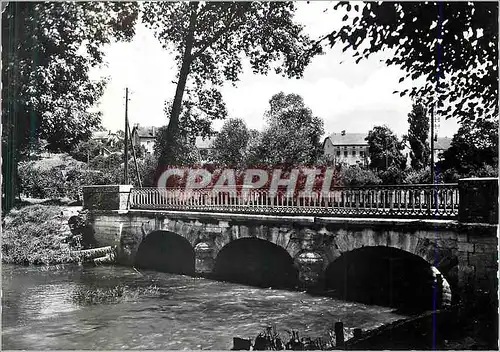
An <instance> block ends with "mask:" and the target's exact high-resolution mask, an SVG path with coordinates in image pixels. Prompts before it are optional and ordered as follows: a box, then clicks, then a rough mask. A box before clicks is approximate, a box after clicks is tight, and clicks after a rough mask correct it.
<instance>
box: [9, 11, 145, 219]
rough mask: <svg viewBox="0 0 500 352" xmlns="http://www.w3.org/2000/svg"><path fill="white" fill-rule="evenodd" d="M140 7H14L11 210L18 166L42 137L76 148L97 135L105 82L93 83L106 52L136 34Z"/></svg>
mask: <svg viewBox="0 0 500 352" xmlns="http://www.w3.org/2000/svg"><path fill="white" fill-rule="evenodd" d="M137 14H138V6H137V4H136V3H122V2H121V3H112V2H85V3H81V2H10V3H9V4H8V5H7V7H6V9H5V10H4V11H3V13H2V85H3V87H4V89H3V90H2V127H3V134H2V151H3V153H2V157H3V160H4V163H3V164H2V173H3V175H4V177H5V178H6V179H7V180H8V182H7V183H5V182H4V183H3V184H4V185H5V186H4V193H5V199H4V202H3V203H4V208H7V209H8V208H9V207H10V206H12V202H13V195H14V194H15V192H16V183H17V176H16V173H17V163H18V161H19V160H20V158H21V157H22V154H23V152H24V151H26V149H27V146H28V145H29V144H32V143H35V142H36V141H37V140H38V139H39V138H41V139H45V140H46V141H47V142H48V146H47V147H48V149H49V150H50V151H69V150H70V149H71V148H72V147H73V146H74V145H75V144H77V143H78V142H79V141H81V140H86V139H88V138H89V137H90V134H91V131H92V129H93V128H95V127H97V126H98V125H99V123H100V114H99V113H98V112H95V111H94V112H92V111H91V110H90V108H91V107H92V106H93V105H94V104H95V103H96V102H97V100H98V99H99V98H100V96H101V95H102V93H103V88H104V84H105V82H104V81H92V80H91V79H90V78H89V70H90V68H91V67H94V66H97V65H100V64H102V62H103V51H102V48H103V46H104V45H105V44H108V43H110V42H111V40H113V39H117V40H128V39H130V38H132V36H133V34H134V25H135V21H136V19H137Z"/></svg>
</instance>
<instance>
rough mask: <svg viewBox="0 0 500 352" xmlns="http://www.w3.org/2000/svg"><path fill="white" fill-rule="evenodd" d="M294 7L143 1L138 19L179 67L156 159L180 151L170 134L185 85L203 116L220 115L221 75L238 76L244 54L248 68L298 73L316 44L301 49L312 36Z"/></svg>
mask: <svg viewBox="0 0 500 352" xmlns="http://www.w3.org/2000/svg"><path fill="white" fill-rule="evenodd" d="M294 11H295V4H294V3H293V2H149V3H146V4H145V5H144V13H143V21H144V22H145V23H146V25H147V26H148V27H150V28H152V29H153V30H154V32H155V35H156V37H157V38H158V39H159V41H160V42H161V43H162V44H163V46H164V47H165V48H166V49H170V50H171V51H173V52H174V53H175V54H176V60H177V64H178V69H179V73H178V81H177V89H176V93H175V96H174V99H173V101H172V107H171V111H170V114H169V117H170V119H169V124H168V127H167V129H166V131H165V133H164V135H163V137H162V138H161V141H160V142H161V143H162V144H164V146H162V147H161V150H160V154H159V157H160V163H163V164H172V163H174V162H176V160H175V158H176V157H177V156H181V155H182V154H179V153H177V152H174V151H175V149H176V148H178V146H176V145H175V143H177V141H178V139H177V138H175V136H176V135H177V134H178V131H179V128H180V116H181V110H182V108H183V96H184V92H185V90H186V87H187V88H188V90H189V91H190V92H191V93H192V94H191V98H192V97H194V96H195V95H196V96H197V100H198V102H199V104H195V105H196V106H198V107H199V108H200V109H201V110H205V111H204V113H205V116H207V117H208V120H206V121H209V120H210V119H213V118H223V117H225V108H223V107H222V105H221V104H222V95H221V94H220V91H219V88H220V87H221V86H222V85H223V83H224V82H225V81H230V82H233V84H234V83H235V82H237V81H238V79H239V75H240V74H241V72H242V70H243V69H242V67H243V66H242V59H243V57H245V56H246V57H247V58H248V59H249V61H250V65H251V67H252V70H253V71H254V73H262V74H265V73H267V72H268V71H269V70H271V69H272V68H274V70H275V72H277V73H280V74H284V75H287V76H288V77H300V76H301V75H302V72H303V70H304V68H305V66H306V65H307V64H308V63H309V61H310V58H311V56H312V55H313V54H315V53H317V52H319V50H315V51H306V49H308V48H309V47H310V46H311V44H312V42H311V40H310V39H309V38H308V37H307V36H306V35H305V34H303V32H302V26H300V25H298V24H296V23H294V21H293V14H294ZM306 52H307V54H304V53H306ZM274 63H277V64H276V65H273V64H274ZM272 65H273V66H272ZM188 77H189V80H188ZM188 100H191V99H188ZM207 107H208V108H207ZM193 116H195V117H196V116H200V115H193ZM205 127H206V125H205Z"/></svg>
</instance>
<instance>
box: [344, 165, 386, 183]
mask: <svg viewBox="0 0 500 352" xmlns="http://www.w3.org/2000/svg"><path fill="white" fill-rule="evenodd" d="M381 182H382V180H381V179H380V178H379V177H378V176H377V175H375V173H374V172H373V171H371V170H367V169H363V168H361V167H360V166H359V165H351V166H347V167H342V168H341V170H340V174H339V183H340V185H341V186H349V187H356V186H367V185H378V184H380V183H381Z"/></svg>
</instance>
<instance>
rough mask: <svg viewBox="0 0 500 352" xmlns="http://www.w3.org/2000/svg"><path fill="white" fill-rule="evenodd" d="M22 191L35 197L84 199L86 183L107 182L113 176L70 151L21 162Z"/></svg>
mask: <svg viewBox="0 0 500 352" xmlns="http://www.w3.org/2000/svg"><path fill="white" fill-rule="evenodd" d="M19 177H20V186H21V191H22V193H23V194H25V195H26V196H30V197H34V198H50V199H56V198H69V199H73V200H78V199H80V200H81V196H82V195H81V192H82V186H84V185H92V184H106V183H107V182H109V180H107V179H106V177H105V174H104V173H102V172H100V171H98V170H90V169H88V167H87V165H86V164H84V163H82V162H79V161H77V160H74V159H73V158H71V157H69V156H67V155H64V154H63V155H61V154H56V155H55V156H53V157H52V158H50V159H41V160H32V161H26V162H21V163H20V164H19Z"/></svg>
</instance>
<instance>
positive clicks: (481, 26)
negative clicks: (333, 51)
mask: <svg viewBox="0 0 500 352" xmlns="http://www.w3.org/2000/svg"><path fill="white" fill-rule="evenodd" d="M339 7H342V8H343V9H344V10H346V15H345V16H344V18H343V20H344V21H346V22H347V24H345V25H343V26H342V27H341V28H340V29H339V30H335V31H333V32H331V33H330V34H329V35H328V36H326V37H325V38H324V39H328V41H329V42H330V44H331V45H334V44H336V43H343V44H345V46H344V49H343V50H344V51H346V50H348V49H350V50H351V51H352V52H353V53H354V57H356V62H359V61H360V60H362V59H366V58H368V57H370V56H371V55H372V54H373V53H376V52H380V51H384V50H388V49H389V50H391V53H392V55H391V56H390V57H389V58H388V59H387V60H385V63H386V64H387V65H397V66H399V67H400V68H401V69H402V70H404V71H405V72H406V74H405V75H404V76H403V77H401V79H400V82H402V81H404V80H407V79H412V80H413V81H415V80H417V79H419V78H422V79H424V80H425V84H423V85H422V86H414V87H413V88H412V89H411V90H404V91H402V92H397V91H396V92H395V93H399V94H400V95H401V96H404V95H406V94H409V95H410V96H411V97H413V98H424V99H425V100H426V105H427V106H430V105H431V104H432V105H434V103H437V110H436V113H437V114H440V115H441V116H445V117H446V118H449V117H451V116H453V117H456V118H460V119H461V120H469V119H474V118H476V117H482V118H487V119H496V118H497V117H498V104H497V99H498V21H497V18H498V3H497V2H493V1H492V2H486V1H481V2H479V1H476V2H437V3H436V2H376V3H374V2H370V3H364V4H362V5H361V6H360V5H358V4H356V5H354V6H352V5H351V4H350V3H349V2H345V1H342V2H340V3H338V4H337V5H335V9H338V8H339Z"/></svg>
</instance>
